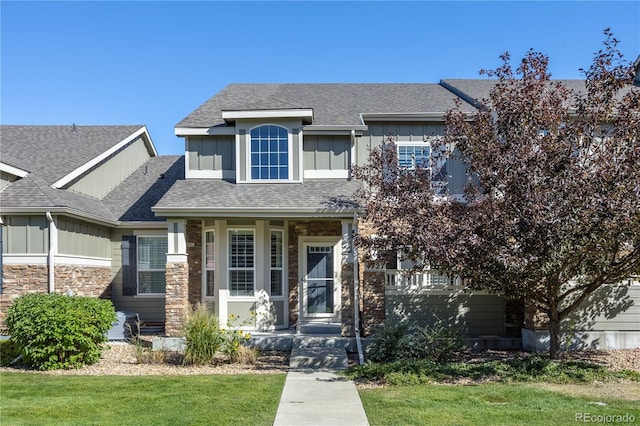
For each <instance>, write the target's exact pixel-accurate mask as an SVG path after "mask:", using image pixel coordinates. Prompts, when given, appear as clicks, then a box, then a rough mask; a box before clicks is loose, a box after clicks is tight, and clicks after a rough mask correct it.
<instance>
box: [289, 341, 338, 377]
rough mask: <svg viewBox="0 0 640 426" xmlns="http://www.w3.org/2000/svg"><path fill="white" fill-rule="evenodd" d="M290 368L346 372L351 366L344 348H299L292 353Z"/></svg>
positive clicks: (295, 348)
mask: <svg viewBox="0 0 640 426" xmlns="http://www.w3.org/2000/svg"><path fill="white" fill-rule="evenodd" d="M289 366H290V367H291V368H292V369H295V370H307V369H313V370H316V371H317V370H327V371H337V370H344V369H346V368H347V367H348V366H349V360H348V358H347V351H346V350H345V349H344V348H342V349H340V348H299V347H295V346H294V348H293V350H292V351H291V357H290V361H289Z"/></svg>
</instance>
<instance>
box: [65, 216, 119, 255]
mask: <svg viewBox="0 0 640 426" xmlns="http://www.w3.org/2000/svg"><path fill="white" fill-rule="evenodd" d="M57 226H58V253H60V254H71V255H76V256H91V257H104V258H108V257H110V255H111V250H110V249H111V247H110V239H109V238H110V230H109V228H107V227H104V226H100V225H96V224H93V223H88V222H82V221H79V220H73V219H70V218H65V217H58V218H57Z"/></svg>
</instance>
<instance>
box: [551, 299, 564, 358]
mask: <svg viewBox="0 0 640 426" xmlns="http://www.w3.org/2000/svg"><path fill="white" fill-rule="evenodd" d="M561 338H562V335H561V334H560V317H559V315H558V311H557V310H552V311H551V313H550V315H549V357H550V358H551V359H559V358H560V353H561V350H562V348H561V343H560V342H561Z"/></svg>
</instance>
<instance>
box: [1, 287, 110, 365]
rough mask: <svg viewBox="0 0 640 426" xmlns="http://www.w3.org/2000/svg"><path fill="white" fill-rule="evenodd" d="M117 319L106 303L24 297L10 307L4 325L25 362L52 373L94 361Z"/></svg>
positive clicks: (76, 298)
mask: <svg viewBox="0 0 640 426" xmlns="http://www.w3.org/2000/svg"><path fill="white" fill-rule="evenodd" d="M116 320H117V318H116V313H115V309H114V307H113V304H112V303H111V301H109V300H105V299H96V298H93V297H80V296H65V295H62V294H27V295H24V296H20V297H18V298H17V299H16V300H15V301H14V303H13V305H11V307H10V308H9V310H8V311H7V319H6V323H7V327H8V330H9V334H10V335H11V340H12V341H13V342H14V343H15V344H16V346H17V347H18V348H19V350H20V353H21V354H22V355H23V359H24V362H25V363H27V364H28V365H31V366H32V367H35V368H37V369H40V370H55V369H60V368H77V367H81V366H83V365H86V364H93V363H95V362H97V361H98V360H99V359H100V355H101V354H102V343H104V342H105V341H106V340H107V332H108V331H109V329H110V328H111V327H112V325H113V323H114V322H115V321H116Z"/></svg>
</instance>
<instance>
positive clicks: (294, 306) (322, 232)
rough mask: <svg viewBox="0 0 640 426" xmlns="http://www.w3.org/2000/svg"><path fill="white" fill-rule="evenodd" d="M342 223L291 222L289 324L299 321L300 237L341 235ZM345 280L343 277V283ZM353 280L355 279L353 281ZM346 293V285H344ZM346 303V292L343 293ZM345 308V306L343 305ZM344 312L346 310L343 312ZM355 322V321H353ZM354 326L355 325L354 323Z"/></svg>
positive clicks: (334, 221)
mask: <svg viewBox="0 0 640 426" xmlns="http://www.w3.org/2000/svg"><path fill="white" fill-rule="evenodd" d="M341 235H342V223H341V222H340V221H336V220H333V221H322V220H313V221H290V222H289V271H288V280H289V324H291V325H293V324H296V323H297V322H298V318H299V316H300V312H299V300H298V299H299V297H298V296H299V291H298V268H299V266H298V237H301V236H317V237H323V236H326V237H329V236H341ZM344 282H345V280H344V279H343V284H344ZM352 282H353V281H352ZM343 293H344V287H343ZM343 303H344V294H343ZM343 310H344V307H343ZM343 314H344V312H343ZM352 322H353V321H352ZM352 326H353V325H352Z"/></svg>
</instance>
